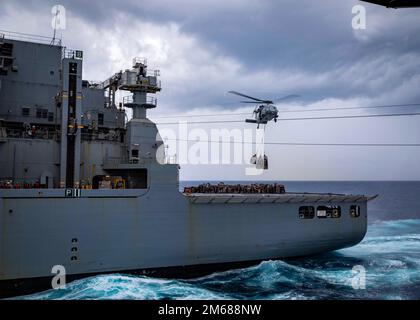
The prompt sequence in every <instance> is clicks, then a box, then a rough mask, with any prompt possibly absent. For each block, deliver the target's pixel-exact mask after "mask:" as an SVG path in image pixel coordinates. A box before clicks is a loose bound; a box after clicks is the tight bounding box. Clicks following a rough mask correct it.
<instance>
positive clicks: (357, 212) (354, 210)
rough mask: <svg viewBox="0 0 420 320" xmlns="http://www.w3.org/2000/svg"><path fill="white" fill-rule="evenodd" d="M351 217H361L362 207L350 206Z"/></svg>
mask: <svg viewBox="0 0 420 320" xmlns="http://www.w3.org/2000/svg"><path fill="white" fill-rule="evenodd" d="M350 217H352V218H358V217H360V206H357V205H352V206H350Z"/></svg>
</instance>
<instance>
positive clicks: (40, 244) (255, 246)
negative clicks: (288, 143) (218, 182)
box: [0, 185, 368, 297]
mask: <svg viewBox="0 0 420 320" xmlns="http://www.w3.org/2000/svg"><path fill="white" fill-rule="evenodd" d="M157 190H159V191H152V189H150V190H121V191H116V190H81V191H78V192H75V193H74V194H70V197H69V193H68V192H67V193H66V190H60V189H55V190H10V191H8V190H5V191H2V197H1V198H0V201H1V203H0V208H1V212H0V230H1V235H0V250H1V252H0V257H1V261H0V295H2V296H3V297H5V296H12V295H20V294H24V293H28V292H34V291H39V290H42V289H49V288H51V280H52V277H53V276H54V275H55V274H53V273H52V268H53V267H54V266H57V265H59V266H63V267H64V268H65V271H66V281H67V282H69V281H72V280H74V279H78V278H82V277H86V276H91V275H95V274H105V273H131V274H147V275H152V276H159V277H160V276H164V277H174V276H175V277H179V278H186V277H194V276H197V275H202V274H206V273H208V272H211V271H212V270H221V269H226V268H232V267H241V266H246V265H252V264H255V263H257V262H258V261H262V260H270V259H280V258H288V257H298V256H306V255H313V254H317V253H322V252H327V251H333V250H337V249H341V248H344V247H348V246H352V245H355V244H357V243H359V242H360V241H361V240H362V239H363V237H364V235H365V233H366V228H367V200H368V199H366V198H365V197H360V198H357V197H353V198H351V197H350V198H349V197H346V196H336V197H335V198H334V197H333V198H331V196H308V195H296V196H290V195H279V196H269V195H267V196H265V195H255V196H251V197H249V196H241V195H224V196H216V195H215V196H214V197H213V196H211V195H203V196H202V197H199V196H197V197H195V196H185V195H183V194H181V193H179V192H178V191H177V190H176V191H175V192H174V191H173V188H172V189H171V188H168V189H166V190H165V187H164V185H162V186H161V188H159V189H157ZM162 199H164V200H162ZM332 201H333V202H332ZM334 201H338V202H337V203H338V204H339V205H340V207H341V212H342V214H341V217H340V218H338V219H333V218H328V219H320V218H317V217H315V218H313V219H301V218H300V217H299V208H300V207H301V206H302V205H304V206H314V207H317V206H319V205H326V204H328V205H331V204H335V202H334ZM355 204H356V205H358V206H360V208H361V215H360V217H358V218H352V217H351V216H350V215H349V208H350V206H351V205H355Z"/></svg>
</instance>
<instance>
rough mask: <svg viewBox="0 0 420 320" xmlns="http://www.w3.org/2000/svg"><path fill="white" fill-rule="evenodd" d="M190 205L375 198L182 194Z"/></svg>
mask: <svg viewBox="0 0 420 320" xmlns="http://www.w3.org/2000/svg"><path fill="white" fill-rule="evenodd" d="M184 196H186V197H187V198H188V200H189V201H190V202H191V203H195V204H206V203H225V204H227V203H231V204H235V203H236V204H242V203H318V202H322V203H346V202H349V203H350V202H352V203H354V202H365V201H370V200H373V199H375V198H376V197H377V196H378V195H375V196H366V195H346V194H332V193H291V192H287V193H282V194H217V193H214V194H208V193H184Z"/></svg>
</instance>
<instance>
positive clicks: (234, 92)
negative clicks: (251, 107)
mask: <svg viewBox="0 0 420 320" xmlns="http://www.w3.org/2000/svg"><path fill="white" fill-rule="evenodd" d="M228 93H230V94H235V95H237V96H240V97H244V98H247V99H251V100H254V101H258V102H264V100H262V99H258V98H254V97H251V96H247V95H246V94H243V93H240V92H236V91H229V92H228Z"/></svg>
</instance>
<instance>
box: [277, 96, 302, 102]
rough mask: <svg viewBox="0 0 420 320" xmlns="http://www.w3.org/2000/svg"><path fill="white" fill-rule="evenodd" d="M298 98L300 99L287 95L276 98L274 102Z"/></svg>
mask: <svg viewBox="0 0 420 320" xmlns="http://www.w3.org/2000/svg"><path fill="white" fill-rule="evenodd" d="M299 97H300V95H298V94H289V95H288V96H284V97H282V98H278V99H276V100H274V101H275V102H280V101H285V100H289V99H294V98H299Z"/></svg>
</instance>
